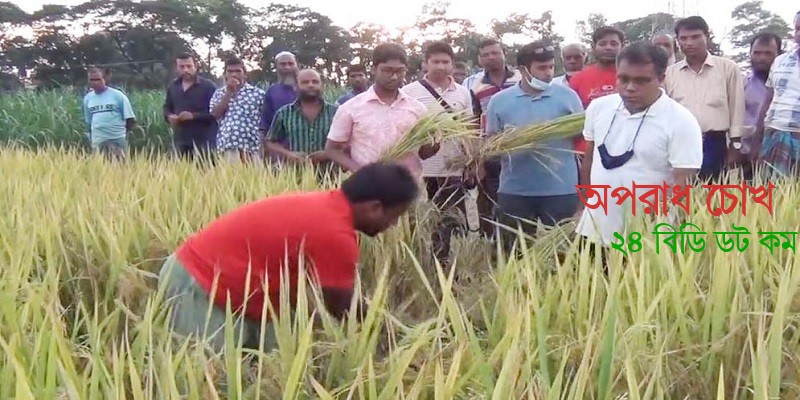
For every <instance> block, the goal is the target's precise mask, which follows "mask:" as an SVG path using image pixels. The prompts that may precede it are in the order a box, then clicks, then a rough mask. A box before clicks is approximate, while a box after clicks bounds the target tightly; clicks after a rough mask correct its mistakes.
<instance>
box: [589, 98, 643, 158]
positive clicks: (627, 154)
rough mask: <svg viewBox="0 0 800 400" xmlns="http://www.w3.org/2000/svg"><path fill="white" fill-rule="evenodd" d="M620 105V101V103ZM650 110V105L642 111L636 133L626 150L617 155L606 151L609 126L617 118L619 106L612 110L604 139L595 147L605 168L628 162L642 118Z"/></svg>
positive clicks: (631, 156)
mask: <svg viewBox="0 0 800 400" xmlns="http://www.w3.org/2000/svg"><path fill="white" fill-rule="evenodd" d="M620 106H622V103H620ZM649 111H650V107H647V109H646V110H645V111H644V115H643V116H642V120H641V121H639V127H638V128H636V134H635V135H634V136H633V140H632V141H631V144H630V146H629V147H628V150H627V151H625V152H624V153H622V154H620V155H618V156H612V155H611V154H609V153H608V148H607V147H606V143H605V142H606V140H607V139H608V135H609V134H611V128H612V127H613V126H614V121H616V119H617V114H618V112H619V106H617V109H616V110H615V111H614V117H613V118H611V124H610V125H609V126H608V132H607V133H606V136H605V139H604V140H603V144H601V145H600V147H598V148H597V151H598V153H600V162H601V163H602V164H603V167H605V169H615V168H619V167H621V166H623V165H625V164H627V163H628V161H630V160H631V158H633V145H634V144H635V143H636V138H637V137H639V132H640V131H641V130H642V124H644V119H645V117H647V113H648V112H649Z"/></svg>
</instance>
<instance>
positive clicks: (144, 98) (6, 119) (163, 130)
mask: <svg viewBox="0 0 800 400" xmlns="http://www.w3.org/2000/svg"><path fill="white" fill-rule="evenodd" d="M82 93H84V92H83V91H82V89H78V88H75V89H63V90H54V91H47V92H41V93H37V92H32V91H29V92H22V93H20V94H16V95H8V96H0V144H4V143H6V144H7V143H13V144H16V145H21V146H25V147H28V148H37V147H49V146H56V147H65V146H66V147H70V148H75V149H83V150H86V149H88V143H87V139H86V133H87V132H88V127H87V126H86V123H85V122H84V118H83V111H82V108H81V102H82V101H83V97H82V96H83V95H82ZM342 93H343V90H342V89H340V88H329V89H327V90H326V91H325V93H324V97H325V99H327V100H328V101H331V102H334V101H335V100H336V99H337V98H338V97H339V96H340V95H341V94H342ZM126 94H127V95H128V98H129V99H130V101H131V106H132V107H133V111H134V113H135V114H136V120H137V122H138V125H139V127H140V129H136V130H135V131H134V132H133V133H132V135H131V137H130V146H131V148H132V149H133V150H134V151H137V152H138V151H142V150H146V151H156V152H163V151H166V150H168V149H169V148H170V146H171V135H172V133H171V130H170V127H169V125H168V124H167V123H166V121H165V120H164V117H163V111H162V107H163V104H164V96H165V94H164V92H163V91H131V92H128V93H126Z"/></svg>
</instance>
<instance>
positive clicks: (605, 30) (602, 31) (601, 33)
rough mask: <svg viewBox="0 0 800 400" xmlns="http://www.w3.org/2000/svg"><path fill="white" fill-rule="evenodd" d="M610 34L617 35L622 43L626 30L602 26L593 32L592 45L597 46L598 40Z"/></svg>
mask: <svg viewBox="0 0 800 400" xmlns="http://www.w3.org/2000/svg"><path fill="white" fill-rule="evenodd" d="M608 35H617V37H618V38H619V42H620V43H623V42H625V32H623V31H622V30H621V29H619V28H615V27H613V26H601V27H599V28H597V29H595V30H594V32H592V46H596V45H597V42H599V41H600V40H602V39H603V38H604V37H606V36H608Z"/></svg>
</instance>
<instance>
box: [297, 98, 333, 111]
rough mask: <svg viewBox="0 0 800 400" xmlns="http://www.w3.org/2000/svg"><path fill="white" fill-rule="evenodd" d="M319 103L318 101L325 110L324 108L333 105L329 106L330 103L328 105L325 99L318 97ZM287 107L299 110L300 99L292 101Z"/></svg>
mask: <svg viewBox="0 0 800 400" xmlns="http://www.w3.org/2000/svg"><path fill="white" fill-rule="evenodd" d="M319 101H320V103H322V108H326V107H330V106H333V104H331V103H328V102H327V101H325V99H323V98H322V97H320V98H319ZM289 106H290V107H294V108H296V109H298V110H299V109H300V97H298V98H296V99H295V100H294V101H292V102H291V103H289Z"/></svg>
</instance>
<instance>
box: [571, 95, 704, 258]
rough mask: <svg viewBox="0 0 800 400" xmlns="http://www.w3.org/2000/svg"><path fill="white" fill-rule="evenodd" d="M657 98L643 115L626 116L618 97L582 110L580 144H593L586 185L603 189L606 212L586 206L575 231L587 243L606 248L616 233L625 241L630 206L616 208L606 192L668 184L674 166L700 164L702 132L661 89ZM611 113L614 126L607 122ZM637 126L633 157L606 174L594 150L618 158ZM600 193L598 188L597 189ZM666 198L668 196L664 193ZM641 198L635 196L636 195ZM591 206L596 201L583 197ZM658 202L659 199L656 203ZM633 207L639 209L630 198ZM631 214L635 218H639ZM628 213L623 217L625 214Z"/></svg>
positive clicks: (595, 102)
mask: <svg viewBox="0 0 800 400" xmlns="http://www.w3.org/2000/svg"><path fill="white" fill-rule="evenodd" d="M661 92H662V93H661V97H660V98H659V99H658V100H656V102H655V103H653V105H652V106H650V109H649V110H647V115H646V117H644V118H645V119H644V121H643V120H642V117H643V116H644V115H645V112H644V111H643V112H640V113H637V114H633V115H631V114H630V113H629V112H628V110H627V109H626V108H625V107H624V106H623V105H622V97H620V95H619V94H612V95H608V96H604V97H601V98H598V99H595V100H594V101H592V103H591V104H589V107H587V109H586V123H585V125H584V130H583V137H584V138H585V139H586V141H593V142H595V146H594V153H593V155H592V157H593V158H592V167H591V168H592V170H591V171H592V172H591V182H590V183H591V184H592V185H609V186H611V188H610V189H608V192H607V193H608V195H607V197H605V199H606V200H605V203H606V205H607V210H608V212H607V213H606V211H605V210H603V208H602V207H599V208H596V209H593V210H592V209H590V208H588V207H586V208H585V209H584V211H583V215H582V217H581V219H580V222H579V223H578V227H577V232H578V234H580V235H583V236H586V237H587V238H588V239H589V240H591V241H595V242H596V241H597V239H598V238H600V239H602V242H603V243H602V244H603V245H605V246H608V245H610V244H611V243H612V242H614V241H615V238H614V233H615V232H619V234H620V235H622V236H623V237H624V238H626V240H627V234H626V233H625V232H624V229H625V223H624V221H625V219H629V218H631V217H632V215H631V214H632V213H631V210H630V205H629V204H628V203H623V205H618V204H616V202H617V201H618V200H617V198H615V197H611V192H612V191H613V190H614V189H616V188H618V187H626V188H628V189H630V190H633V183H634V182H635V183H636V184H637V185H662V184H663V183H664V182H666V183H667V184H668V185H670V186H671V185H673V184H674V177H673V174H672V173H673V169H674V168H697V169H699V168H700V166H701V165H702V164H703V134H702V132H701V130H700V125H699V124H698V122H697V119H696V118H695V117H694V115H692V113H691V112H690V111H689V110H688V109H687V108H686V107H684V106H682V105H680V104H679V103H678V102H676V101H675V100H673V99H671V98H669V97H668V96H667V95H666V94H665V93H664V91H663V89H662V91H661ZM614 115H616V119H615V120H614V126H613V127H611V131H610V133H609V127H610V126H611V120H612V118H614ZM640 123H642V124H641V130H640V132H639V136H638V137H637V139H636V142H635V143H634V146H633V152H634V154H633V157H632V158H631V159H630V160H629V161H628V162H627V163H626V164H625V165H623V166H621V167H619V168H614V169H611V170H607V169H606V168H605V167H603V164H602V162H601V161H600V153H599V150H598V147H599V146H600V145H601V144H604V143H605V145H606V148H607V150H608V153H609V154H611V155H612V156H618V155H621V154H622V153H624V152H625V151H627V150H628V148H630V145H631V142H632V141H633V138H634V136H635V135H636V130H637V128H638V127H639V124H640ZM597 190H598V192H599V193H600V195H601V196H602V195H603V190H601V189H597ZM667 194H668V195H669V194H670V192H668V193H667ZM639 195H641V193H637V194H636V197H637V198H638V196H639ZM587 201H588V202H589V204H595V203H596V202H597V199H596V198H590V199H587ZM659 201H662V200H661V199H659ZM636 205H637V209H641V208H643V205H642V203H641V202H640V201H638V199H636ZM640 213H641V211H637V216H639V215H641V214H640ZM626 214H628V215H626Z"/></svg>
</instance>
